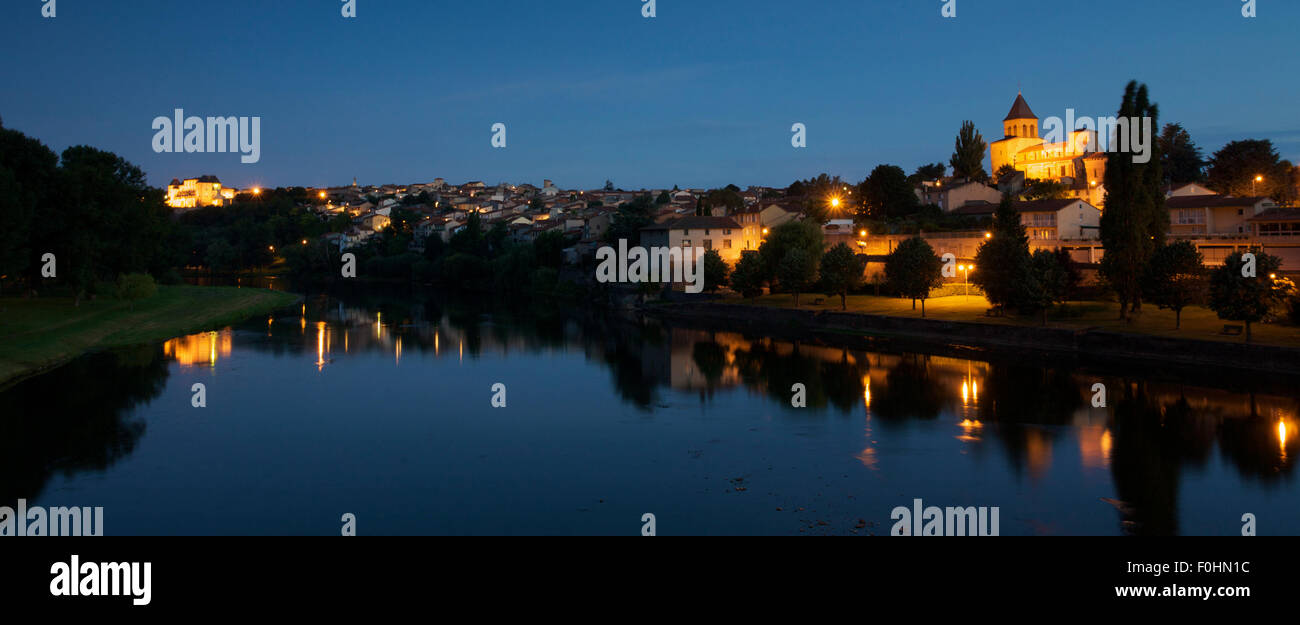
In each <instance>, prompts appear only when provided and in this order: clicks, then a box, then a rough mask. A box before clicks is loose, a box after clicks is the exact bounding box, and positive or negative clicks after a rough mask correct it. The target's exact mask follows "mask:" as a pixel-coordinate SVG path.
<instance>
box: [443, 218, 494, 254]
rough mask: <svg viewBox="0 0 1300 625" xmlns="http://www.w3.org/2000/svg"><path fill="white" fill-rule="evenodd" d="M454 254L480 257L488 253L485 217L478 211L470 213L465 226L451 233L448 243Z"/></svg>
mask: <svg viewBox="0 0 1300 625" xmlns="http://www.w3.org/2000/svg"><path fill="white" fill-rule="evenodd" d="M447 247H448V248H450V250H451V252H452V253H453V254H471V255H474V256H478V257H480V258H482V257H486V256H487V253H488V242H487V236H486V235H485V234H484V233H483V218H482V217H479V214H478V213H470V214H469V217H468V218H467V219H466V220H465V227H463V228H461V230H460V231H459V232H457V233H456V234H453V235H451V241H449V242H448V243H447Z"/></svg>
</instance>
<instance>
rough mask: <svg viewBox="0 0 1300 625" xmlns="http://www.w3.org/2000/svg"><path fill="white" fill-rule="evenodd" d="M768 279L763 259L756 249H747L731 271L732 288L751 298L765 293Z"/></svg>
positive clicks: (742, 295)
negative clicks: (764, 285) (764, 288)
mask: <svg viewBox="0 0 1300 625" xmlns="http://www.w3.org/2000/svg"><path fill="white" fill-rule="evenodd" d="M767 279H768V276H767V270H766V269H765V267H764V265H763V259H762V258H761V257H760V256H759V255H758V251H756V250H745V251H743V252H741V253H740V260H738V261H736V268H735V270H734V271H732V272H731V288H733V289H735V290H736V291H737V292H739V293H740V296H741V297H744V298H745V299H749V298H752V297H758V296H759V295H762V294H763V283H764V282H766V281H767Z"/></svg>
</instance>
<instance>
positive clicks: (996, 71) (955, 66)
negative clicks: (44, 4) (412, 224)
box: [0, 0, 1300, 189]
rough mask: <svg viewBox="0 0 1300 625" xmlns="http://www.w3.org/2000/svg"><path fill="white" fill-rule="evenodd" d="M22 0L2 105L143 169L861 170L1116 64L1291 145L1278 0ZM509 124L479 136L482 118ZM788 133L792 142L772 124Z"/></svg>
mask: <svg viewBox="0 0 1300 625" xmlns="http://www.w3.org/2000/svg"><path fill="white" fill-rule="evenodd" d="M57 2H58V4H57V9H58V16H57V17H56V18H54V19H43V18H42V17H41V15H40V12H41V0H4V2H3V6H2V7H0V41H2V42H3V43H0V46H3V51H4V54H3V57H2V58H0V84H2V85H3V88H2V89H0V117H3V120H4V125H5V127H7V128H15V129H18V130H21V131H23V132H25V133H27V134H28V135H31V136H34V137H36V138H38V139H40V140H42V141H43V142H45V143H46V144H47V145H49V146H50V147H51V148H53V149H54V150H56V151H62V150H63V149H64V148H66V147H67V146H69V145H74V144H89V145H93V146H95V147H99V148H102V149H106V150H110V151H113V152H116V153H117V154H119V155H121V156H123V157H125V158H127V159H128V160H130V161H132V162H133V163H136V164H137V165H140V166H141V167H142V168H144V170H145V171H146V172H147V173H148V174H149V181H150V182H151V183H152V184H154V185H165V184H166V183H167V181H169V180H170V179H172V178H173V177H180V178H183V177H187V176H188V177H192V176H197V175H200V174H215V175H217V176H219V177H220V178H221V180H222V181H223V182H224V183H225V184H226V185H227V186H237V187H241V188H242V187H249V186H253V185H263V186H288V185H304V186H313V185H342V184H350V183H351V182H352V179H353V177H354V176H355V177H356V178H357V180H358V182H359V183H361V184H363V185H364V184H384V183H408V182H422V181H430V180H432V179H433V178H435V177H439V176H441V177H444V178H446V179H447V180H448V181H449V182H452V183H457V182H464V181H467V180H484V181H486V182H488V183H495V182H500V181H509V182H516V183H522V182H532V183H534V184H540V183H541V181H542V179H543V178H550V179H553V180H554V181H555V182H556V184H557V185H560V186H562V187H571V188H572V187H582V188H591V187H598V186H600V185H602V184H603V183H604V181H605V179H607V178H608V179H611V180H613V181H614V182H615V184H616V185H618V186H619V187H623V188H629V189H631V188H642V187H650V188H653V187H670V186H672V185H674V184H676V185H680V186H682V187H688V186H690V187H717V186H722V185H725V184H728V183H735V184H738V185H740V186H742V187H743V186H746V185H750V184H763V185H773V186H784V185H786V184H789V183H790V182H791V181H793V180H794V179H796V178H805V177H809V176H812V175H815V174H817V173H819V172H822V171H826V172H829V173H831V174H840V175H843V176H845V177H846V178H848V179H850V180H852V181H857V180H860V179H861V178H862V177H864V176H865V175H866V174H867V173H869V172H870V171H871V169H872V168H873V167H875V166H876V165H878V164H880V163H883V162H888V163H893V164H897V165H900V166H902V167H904V168H905V169H907V170H908V171H909V172H910V171H911V170H912V169H913V168H915V167H916V166H917V165H919V164H922V163H925V162H933V161H942V162H945V163H946V162H947V160H948V158H949V156H950V155H951V153H952V148H953V140H954V137H955V136H956V134H957V131H958V128H959V126H960V124H961V122H962V120H964V119H971V120H974V121H975V122H976V125H977V126H978V128H979V129H980V130H981V132H982V133H983V135H984V137H985V139H986V140H988V141H990V142H991V141H993V140H996V139H999V138H1001V136H1002V132H1001V121H1002V118H1003V116H1004V115H1006V113H1007V110H1008V109H1009V108H1010V107H1011V103H1012V101H1013V100H1014V98H1015V95H1016V91H1017V88H1018V86H1019V88H1020V89H1022V90H1023V92H1024V94H1025V97H1026V99H1027V100H1028V102H1029V104H1030V106H1031V107H1033V109H1034V112H1035V113H1037V114H1038V115H1039V116H1040V117H1047V116H1050V115H1056V116H1060V117H1064V116H1065V110H1066V108H1068V107H1072V108H1074V109H1076V113H1077V115H1080V116H1082V115H1089V116H1099V115H1112V114H1114V113H1115V111H1116V109H1117V108H1118V105H1119V101H1120V97H1121V95H1122V93H1123V89H1124V85H1125V84H1126V83H1127V82H1128V81H1129V80H1130V79H1138V80H1140V81H1143V82H1145V83H1147V84H1148V85H1149V87H1150V89H1151V94H1152V97H1153V99H1154V100H1155V101H1156V102H1157V103H1158V104H1159V105H1160V109H1161V111H1160V112H1161V119H1160V122H1161V123H1162V124H1163V123H1165V122H1169V121H1178V122H1182V123H1183V124H1184V125H1185V126H1186V127H1187V128H1188V130H1189V131H1190V132H1191V134H1192V138H1193V140H1194V141H1196V142H1197V144H1198V145H1200V146H1201V147H1202V148H1203V150H1204V151H1205V152H1206V155H1207V156H1208V155H1209V154H1211V153H1212V152H1213V151H1214V150H1215V149H1217V148H1219V147H1220V146H1222V145H1223V144H1224V143H1226V142H1227V141H1231V140H1234V139H1245V138H1261V139H1271V140H1273V142H1274V143H1275V144H1276V145H1277V147H1278V148H1279V150H1280V151H1281V154H1282V157H1283V158H1288V159H1291V160H1293V161H1300V121H1297V119H1296V117H1295V114H1296V112H1297V111H1298V110H1300V108H1298V107H1297V103H1300V83H1298V82H1297V80H1296V78H1295V71H1296V58H1297V37H1296V34H1295V33H1296V26H1297V24H1300V2H1296V1H1295V0H1258V14H1259V17H1257V18H1255V19H1245V18H1243V17H1242V16H1241V2H1240V1H1239V0H1178V1H1176V2H1175V1H1147V2H1134V1H1133V0H1096V1H1094V2H1091V3H1079V2H1066V1H1064V0H1061V1H1057V0H957V4H958V15H957V17H956V18H955V19H944V18H942V17H941V16H940V8H941V6H942V4H943V2H942V1H941V0H858V1H852V2H850V1H838V0H819V1H803V2H791V1H788V0H786V1H776V0H658V1H657V6H656V9H657V14H658V15H657V17H655V18H654V19H646V18H643V17H642V15H641V2H640V1H639V0H529V1H526V0H469V1H463V2H460V1H458V2H449V1H441V0H439V1H433V0H357V9H358V17H357V18H356V19H345V18H343V17H342V16H341V15H340V7H341V6H342V2H341V1H340V0H275V1H268V0H258V1H253V0H221V1H206V2H204V1H199V0H130V1H126V0H120V1H108V0H57ZM176 108H183V109H185V111H186V114H187V115H199V116H203V117H206V116H227V115H238V116H260V117H261V118H262V137H261V142H262V146H261V147H262V158H261V161H260V162H258V163H256V164H250V165H244V164H241V163H240V161H239V155H238V154H183V153H182V154H156V153H154V152H153V150H152V148H151V141H152V139H153V135H154V131H153V130H152V129H151V127H150V124H151V122H152V120H153V119H154V118H155V117H157V116H171V114H172V111H173V109H176ZM496 122H504V123H505V124H506V125H507V132H508V135H507V138H508V147H506V148H505V149H493V148H492V147H491V145H490V139H491V127H492V124H494V123H496ZM795 122H802V123H804V124H806V125H807V128H808V147H807V148H806V149H802V150H797V149H794V148H792V147H791V145H790V137H791V132H790V126H791V125H792V124H793V123H795Z"/></svg>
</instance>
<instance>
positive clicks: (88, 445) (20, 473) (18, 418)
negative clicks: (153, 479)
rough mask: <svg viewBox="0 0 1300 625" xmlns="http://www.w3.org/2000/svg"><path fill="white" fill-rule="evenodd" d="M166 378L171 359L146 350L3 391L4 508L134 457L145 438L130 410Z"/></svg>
mask: <svg viewBox="0 0 1300 625" xmlns="http://www.w3.org/2000/svg"><path fill="white" fill-rule="evenodd" d="M204 351H205V353H206V352H207V351H208V350H207V349H206V348H205V350H204ZM226 354H227V355H229V352H228V351H227V352H226ZM173 357H174V356H173ZM167 377H168V369H167V360H166V359H164V358H163V355H162V353H161V350H159V348H158V346H156V345H148V346H140V347H133V348H128V349H120V350H114V351H110V352H103V353H98V354H92V355H89V356H86V357H83V358H80V359H77V360H76V361H73V362H72V363H69V364H68V365H65V366H63V367H60V368H59V369H57V370H55V371H52V372H50V373H48V374H45V375H42V376H39V377H36V378H32V379H29V380H26V381H23V382H21V383H19V384H17V385H15V386H13V387H11V388H9V389H7V390H5V391H3V392H0V502H8V503H6V504H0V505H9V506H12V505H14V502H15V501H16V500H18V499H19V498H24V499H28V500H35V499H37V497H39V496H40V495H41V493H43V492H44V491H45V489H46V484H47V483H48V482H49V481H50V480H51V479H52V478H53V477H55V476H73V475H77V474H81V473H85V472H93V471H103V470H105V469H107V468H108V467H110V466H112V465H113V464H114V463H116V462H118V461H119V460H121V459H122V458H124V457H126V456H128V455H130V454H131V452H132V451H134V450H135V447H136V444H137V443H138V442H139V440H140V439H141V437H142V436H144V433H145V422H144V421H143V420H140V419H137V418H135V417H134V415H133V414H132V411H133V409H134V408H136V407H137V406H140V405H143V404H146V403H147V402H149V401H150V400H152V399H153V398H155V397H157V396H158V394H159V393H161V392H162V389H163V387H164V386H165V385H166V381H167Z"/></svg>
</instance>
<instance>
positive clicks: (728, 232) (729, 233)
mask: <svg viewBox="0 0 1300 625" xmlns="http://www.w3.org/2000/svg"><path fill="white" fill-rule="evenodd" d="M722 234H724V235H726V236H731V230H730V229H727V230H723V231H722Z"/></svg>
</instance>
